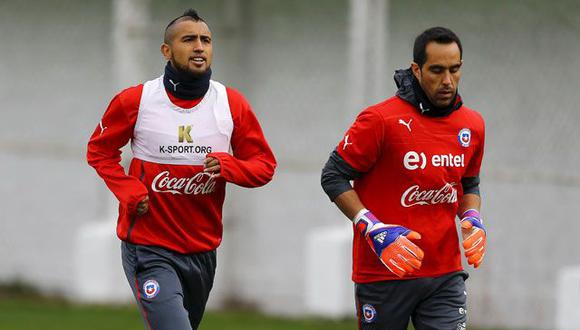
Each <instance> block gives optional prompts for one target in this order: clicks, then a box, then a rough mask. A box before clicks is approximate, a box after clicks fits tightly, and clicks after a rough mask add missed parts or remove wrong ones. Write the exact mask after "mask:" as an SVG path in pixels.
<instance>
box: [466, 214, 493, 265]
mask: <svg viewBox="0 0 580 330" xmlns="http://www.w3.org/2000/svg"><path fill="white" fill-rule="evenodd" d="M460 223H461V233H462V235H463V249H464V250H465V257H466V258H467V263H468V264H470V265H473V267H475V268H477V267H479V265H481V263H482V262H483V256H484V255H485V244H486V242H487V238H486V233H485V228H484V227H483V223H482V221H481V216H480V215H479V211H477V210H476V209H469V210H467V211H465V212H463V214H462V215H461V222H460Z"/></svg>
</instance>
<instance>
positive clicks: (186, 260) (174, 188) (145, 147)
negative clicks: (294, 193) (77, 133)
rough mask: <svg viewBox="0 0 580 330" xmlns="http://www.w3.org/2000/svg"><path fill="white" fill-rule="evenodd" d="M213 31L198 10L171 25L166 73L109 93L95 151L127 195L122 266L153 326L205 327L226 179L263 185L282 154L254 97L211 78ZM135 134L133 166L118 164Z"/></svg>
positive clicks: (109, 178)
mask: <svg viewBox="0 0 580 330" xmlns="http://www.w3.org/2000/svg"><path fill="white" fill-rule="evenodd" d="M212 51H213V48H212V35H211V31H210V29H209V27H208V25H207V24H206V22H205V21H204V20H203V19H202V18H201V17H199V15H198V14H197V12H196V11H194V10H188V11H186V12H185V13H184V14H183V15H181V16H179V17H177V18H176V19H174V20H172V21H171V22H170V23H169V24H168V25H167V28H166V29H165V38H164V41H163V44H162V45H161V52H162V54H163V56H164V57H165V59H166V60H167V65H166V66H165V73H164V74H163V75H162V76H161V77H159V78H157V79H154V80H151V81H148V82H145V83H144V84H141V85H138V86H135V87H130V88H128V89H126V90H124V91H122V92H121V93H119V94H118V95H117V96H115V97H114V98H113V100H112V101H111V103H110V105H109V107H108V109H107V111H106V112H105V114H104V116H103V118H102V120H101V122H100V123H99V125H98V126H97V128H96V130H95V132H94V133H93V135H92V136H91V139H90V141H89V145H88V152H87V158H88V162H89V164H90V165H91V166H93V167H94V168H95V170H96V171H97V173H98V174H99V175H100V176H101V177H102V178H103V180H104V181H105V183H106V184H107V186H108V187H109V189H110V190H111V191H112V192H113V193H114V194H115V196H116V197H117V199H118V200H119V219H118V224H117V236H118V237H119V238H120V239H121V240H122V241H123V242H122V245H121V252H122V259H123V268H124V269H125V274H126V276H127V280H128V281H129V285H130V286H131V289H132V290H133V293H134V295H135V298H136V300H137V304H138V306H139V310H140V312H141V315H142V316H143V320H144V322H145V327H146V328H147V329H154V330H163V329H165V330H186V329H187V330H191V329H197V328H198V326H199V324H200V322H201V319H202V316H203V313H204V310H205V305H206V302H207V299H208V296H209V293H210V290H211V288H212V285H213V280H214V274H215V269H216V262H217V261H216V249H217V247H218V246H219V245H220V242H221V240H222V206H223V202H224V198H225V186H226V182H231V183H234V184H237V185H240V186H243V187H259V186H262V185H265V184H266V183H268V182H269V181H270V180H271V179H272V176H273V175H274V169H275V167H276V160H275V159H274V155H273V153H272V151H271V150H270V147H269V146H268V143H267V142H266V140H265V138H264V135H263V133H262V129H261V128H260V124H259V123H258V120H257V118H256V116H255V115H254V113H253V112H252V110H251V108H250V105H249V104H248V102H247V101H246V100H245V98H244V97H243V96H242V95H241V94H240V93H239V92H238V91H236V90H234V89H232V88H229V87H225V86H224V85H222V84H221V83H219V82H217V81H214V80H211V79H210V78H211V63H212V54H213V52H212ZM129 140H131V149H132V151H133V156H134V158H133V159H132V161H131V165H130V168H129V173H128V174H125V172H124V170H123V168H122V167H121V165H120V164H119V162H120V160H121V157H120V155H121V151H120V148H121V147H123V146H124V145H125V144H127V142H128V141H129Z"/></svg>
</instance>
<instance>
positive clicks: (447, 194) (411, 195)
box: [401, 182, 457, 207]
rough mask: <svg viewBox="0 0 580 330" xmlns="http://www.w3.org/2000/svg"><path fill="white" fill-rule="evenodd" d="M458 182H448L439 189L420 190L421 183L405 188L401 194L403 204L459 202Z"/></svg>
mask: <svg viewBox="0 0 580 330" xmlns="http://www.w3.org/2000/svg"><path fill="white" fill-rule="evenodd" d="M456 185H457V184H456V183H455V182H453V183H446V184H445V185H444V186H443V187H441V188H439V189H430V190H420V188H419V185H414V186H411V187H409V189H407V190H405V192H404V193H403V195H402V196H401V205H402V206H404V207H411V206H415V205H435V204H443V203H448V204H453V203H455V202H457V190H456V189H455V188H454V186H456Z"/></svg>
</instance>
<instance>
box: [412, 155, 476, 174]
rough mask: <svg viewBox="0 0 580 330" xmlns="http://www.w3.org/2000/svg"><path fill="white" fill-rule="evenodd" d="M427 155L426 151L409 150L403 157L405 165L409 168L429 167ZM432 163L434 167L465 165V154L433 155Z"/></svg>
mask: <svg viewBox="0 0 580 330" xmlns="http://www.w3.org/2000/svg"><path fill="white" fill-rule="evenodd" d="M427 164H428V162H427V156H426V155H425V153H424V152H421V153H418V152H416V151H409V152H407V153H406V154H405V156H404V157H403V166H405V168H406V169H408V170H411V171H413V170H416V169H418V168H421V169H422V170H424V169H425V167H427ZM431 165H432V166H434V167H441V166H447V167H465V155H464V154H461V155H453V154H451V153H449V154H442V155H433V156H431Z"/></svg>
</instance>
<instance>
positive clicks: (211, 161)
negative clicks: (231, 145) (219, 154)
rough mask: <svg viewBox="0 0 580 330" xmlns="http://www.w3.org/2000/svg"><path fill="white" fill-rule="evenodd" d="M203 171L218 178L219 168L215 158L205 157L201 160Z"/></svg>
mask: <svg viewBox="0 0 580 330" xmlns="http://www.w3.org/2000/svg"><path fill="white" fill-rule="evenodd" d="M203 171H204V172H206V173H209V174H211V175H212V176H213V177H214V178H217V177H219V176H220V171H221V166H220V162H219V160H218V159H217V158H213V157H207V158H206V159H204V160H203Z"/></svg>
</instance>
